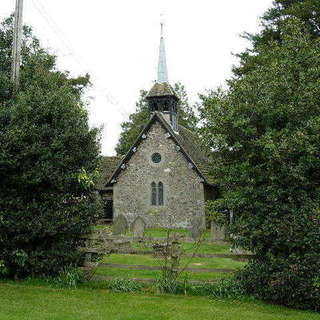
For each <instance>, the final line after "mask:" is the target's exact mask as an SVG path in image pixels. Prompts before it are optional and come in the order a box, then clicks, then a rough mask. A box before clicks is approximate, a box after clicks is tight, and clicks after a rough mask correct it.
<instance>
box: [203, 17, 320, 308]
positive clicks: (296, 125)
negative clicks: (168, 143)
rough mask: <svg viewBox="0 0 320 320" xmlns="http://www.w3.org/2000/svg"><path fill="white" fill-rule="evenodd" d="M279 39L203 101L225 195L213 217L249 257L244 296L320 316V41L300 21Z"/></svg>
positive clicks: (206, 134)
mask: <svg viewBox="0 0 320 320" xmlns="http://www.w3.org/2000/svg"><path fill="white" fill-rule="evenodd" d="M280 32H281V35H282V41H281V43H279V42H277V41H273V42H269V43H267V44H263V43H262V44H261V45H259V46H258V47H257V48H256V60H257V65H258V66H259V67H257V68H252V69H251V70H250V71H248V72H246V74H245V75H243V76H242V77H241V78H237V77H235V78H233V79H231V80H230V81H229V82H228V85H229V87H228V90H226V91H223V90H216V91H211V92H210V93H209V94H207V95H203V96H202V107H201V118H202V121H203V126H202V130H201V131H202V136H203V138H204V140H205V142H206V145H207V146H209V147H210V148H211V150H214V153H213V154H214V161H213V162H212V174H213V175H214V177H215V179H216V181H217V183H218V184H219V185H220V188H221V192H222V195H223V197H222V198H220V199H218V200H216V201H215V202H213V203H212V204H211V210H212V212H218V213H219V214H220V215H222V216H223V215H225V213H226V212H231V211H232V212H233V214H234V217H235V219H234V223H233V224H232V225H230V226H229V228H230V232H231V234H233V235H235V237H234V238H233V241H234V242H235V243H236V244H237V245H240V246H242V247H244V248H246V249H248V250H250V251H252V252H253V253H254V254H255V258H254V259H253V260H252V261H250V262H249V264H248V266H247V267H246V268H245V270H244V271H243V272H242V273H240V274H239V279H241V281H242V283H243V284H244V286H245V288H246V290H247V292H248V293H250V294H254V295H256V296H257V297H259V298H263V299H267V300H269V301H273V302H276V303H282V304H285V305H287V306H295V307H299V308H312V309H315V310H320V279H319V268H320V232H319V230H320V175H319V172H320V132H319V127H320V99H319V97H320V86H319V84H320V82H319V75H320V68H319V59H320V41H319V38H314V37H312V36H311V35H310V34H309V33H307V32H305V25H304V23H303V22H301V21H299V20H297V19H287V20H285V21H283V22H282V24H281V25H280ZM225 220H227V216H225Z"/></svg>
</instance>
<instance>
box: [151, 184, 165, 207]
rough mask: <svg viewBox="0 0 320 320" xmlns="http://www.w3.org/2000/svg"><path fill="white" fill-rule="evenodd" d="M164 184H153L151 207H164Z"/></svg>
mask: <svg viewBox="0 0 320 320" xmlns="http://www.w3.org/2000/svg"><path fill="white" fill-rule="evenodd" d="M163 204H164V201H163V183H162V182H159V183H158V185H157V184H156V183H155V182H152V183H151V205H152V206H163Z"/></svg>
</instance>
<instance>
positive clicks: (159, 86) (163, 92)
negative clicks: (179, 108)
mask: <svg viewBox="0 0 320 320" xmlns="http://www.w3.org/2000/svg"><path fill="white" fill-rule="evenodd" d="M166 96H175V97H177V96H176V93H175V92H174V90H173V88H172V87H171V86H170V84H169V83H167V82H162V83H159V82H156V83H155V84H154V85H153V87H152V88H151V90H150V91H149V93H148V94H147V98H152V97H166ZM177 99H178V98H177Z"/></svg>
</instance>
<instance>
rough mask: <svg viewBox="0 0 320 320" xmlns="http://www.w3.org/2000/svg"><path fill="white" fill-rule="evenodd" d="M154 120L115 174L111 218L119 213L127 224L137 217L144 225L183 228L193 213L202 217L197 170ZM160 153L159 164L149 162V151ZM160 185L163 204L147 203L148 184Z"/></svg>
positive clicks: (149, 188)
mask: <svg viewBox="0 0 320 320" xmlns="http://www.w3.org/2000/svg"><path fill="white" fill-rule="evenodd" d="M165 134H166V131H165V129H164V128H163V127H162V126H161V125H160V124H159V123H158V122H156V123H154V124H153V126H152V127H151V128H150V130H149V132H148V134H147V138H146V139H145V140H143V142H142V143H141V144H140V145H139V146H138V148H137V151H136V152H135V153H134V155H133V156H132V158H131V159H130V160H129V163H128V165H127V167H126V169H124V170H122V172H121V174H120V175H119V176H118V177H117V183H115V184H114V189H113V201H114V202H113V203H114V217H116V216H117V215H119V214H123V215H124V216H126V218H127V219H128V221H129V223H132V221H133V220H134V219H135V217H137V216H141V217H142V218H143V219H144V220H145V222H146V223H147V226H148V227H172V228H187V227H190V226H191V220H192V218H193V217H195V216H201V217H203V219H204V187H203V184H202V183H201V181H200V177H199V176H198V175H197V173H196V172H195V171H194V170H193V169H190V168H189V166H188V162H187V160H186V159H185V157H184V156H183V154H182V153H181V152H180V151H178V150H177V149H176V144H175V142H174V141H173V140H172V139H170V138H166V136H165ZM156 152H158V153H160V154H161V157H162V160H161V162H160V163H158V164H156V163H153V162H152V160H151V156H152V154H153V153H156ZM153 181H154V182H155V183H158V182H160V181H161V182H162V183H163V185H164V205H163V206H153V205H151V183H152V182H153Z"/></svg>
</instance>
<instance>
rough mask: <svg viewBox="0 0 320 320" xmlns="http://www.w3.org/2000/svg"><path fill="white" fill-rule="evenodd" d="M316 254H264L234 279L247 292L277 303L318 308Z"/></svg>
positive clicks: (317, 262) (318, 285)
mask: <svg viewBox="0 0 320 320" xmlns="http://www.w3.org/2000/svg"><path fill="white" fill-rule="evenodd" d="M319 268H320V262H319V256H312V255H308V256H305V257H303V258H302V257H300V256H297V255H291V256H290V257H289V258H288V259H284V258H283V257H274V256H267V257H265V258H264V259H259V260H258V261H251V262H249V264H248V265H247V266H246V267H245V268H244V270H241V271H240V272H239V273H238V275H237V279H238V280H239V281H240V282H241V285H242V286H243V288H244V290H245V291H246V292H248V293H249V294H251V295H253V296H255V297H257V298H260V299H265V300H268V301H271V302H273V303H276V304H282V305H286V306H288V307H296V308H300V309H313V310H317V311H319V310H320V281H319V280H320V278H319Z"/></svg>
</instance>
